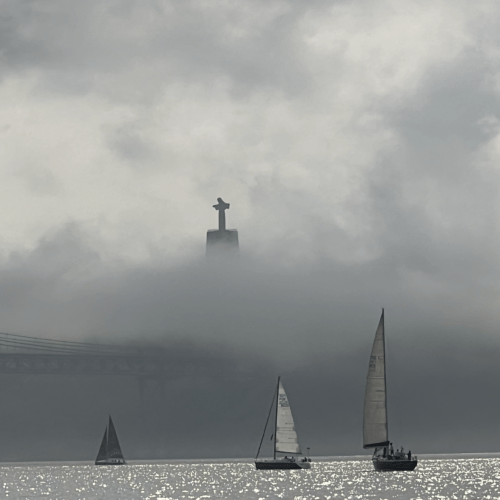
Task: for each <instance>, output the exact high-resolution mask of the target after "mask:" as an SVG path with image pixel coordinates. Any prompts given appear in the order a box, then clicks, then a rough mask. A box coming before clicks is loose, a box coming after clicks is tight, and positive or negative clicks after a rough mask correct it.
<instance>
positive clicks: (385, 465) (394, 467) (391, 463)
mask: <svg viewBox="0 0 500 500" xmlns="http://www.w3.org/2000/svg"><path fill="white" fill-rule="evenodd" d="M417 464H418V460H416V459H415V460H388V459H387V458H374V459H373V467H375V470H382V471H385V470H386V471H398V470H415V467H416V466H417Z"/></svg>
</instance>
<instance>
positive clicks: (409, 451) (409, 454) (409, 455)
mask: <svg viewBox="0 0 500 500" xmlns="http://www.w3.org/2000/svg"><path fill="white" fill-rule="evenodd" d="M408 460H411V450H408Z"/></svg>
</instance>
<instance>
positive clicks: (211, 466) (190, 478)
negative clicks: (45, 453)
mask: <svg viewBox="0 0 500 500" xmlns="http://www.w3.org/2000/svg"><path fill="white" fill-rule="evenodd" d="M0 473H1V478H2V483H3V486H2V487H1V488H0V497H1V498H8V499H23V500H24V499H50V500H59V499H60V500H90V499H92V500H97V499H99V500H108V499H109V500H115V499H120V500H122V499H123V500H128V499H134V500H135V499H141V500H160V499H169V500H170V499H172V500H173V499H175V500H177V499H188V498H189V499H210V498H229V499H243V500H246V499H252V500H253V499H255V500H257V499H296V500H299V499H344V498H346V499H347V498H349V499H358V498H359V499H367V498H368V499H369V498H374V499H392V498H398V499H448V498H450V499H455V498H456V499H469V498H470V499H478V498H485V499H493V498H498V499H500V459H499V458H483V459H478V458H474V459H439V460H430V459H429V460H421V462H420V463H419V466H418V468H417V469H416V470H415V471H414V472H385V473H384V472H375V471H374V470H373V469H372V465H371V462H369V461H365V460H363V461H354V460H344V461H331V462H314V463H313V468H312V469H311V470H308V471H256V470H255V469H254V466H253V464H251V463H234V462H230V463H169V464H149V465H127V466H121V467H95V466H91V465H64V466H54V465H47V466H3V467H1V468H0Z"/></svg>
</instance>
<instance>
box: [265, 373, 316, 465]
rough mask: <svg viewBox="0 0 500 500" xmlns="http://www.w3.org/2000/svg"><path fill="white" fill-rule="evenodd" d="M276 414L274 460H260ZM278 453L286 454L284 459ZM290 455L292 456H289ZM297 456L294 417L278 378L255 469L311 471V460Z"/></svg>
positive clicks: (297, 445) (273, 437)
mask: <svg viewBox="0 0 500 500" xmlns="http://www.w3.org/2000/svg"><path fill="white" fill-rule="evenodd" d="M273 408H274V410H275V414H274V432H273V434H272V436H271V439H274V456H273V459H272V460H263V459H260V460H259V459H258V457H259V453H260V449H261V447H262V442H263V441H264V436H265V435H266V429H267V425H268V424H269V419H270V417H271V413H272V410H273ZM278 453H286V455H285V456H284V457H278V456H277V454H278ZM289 455H290V456H289ZM295 455H301V451H300V447H299V442H298V439H297V433H296V432H295V424H294V421H293V417H292V410H291V409H290V403H289V402H288V397H287V395H286V392H285V389H283V384H282V383H281V377H278V385H277V387H276V392H275V393H274V397H273V401H272V403H271V408H270V409H269V414H268V415H267V420H266V425H265V427H264V432H263V434H262V438H261V440H260V445H259V449H258V451H257V456H256V457H255V468H256V469H259V470H266V469H267V470H269V469H310V468H311V459H310V458H307V457H304V458H302V459H299V458H298V457H295Z"/></svg>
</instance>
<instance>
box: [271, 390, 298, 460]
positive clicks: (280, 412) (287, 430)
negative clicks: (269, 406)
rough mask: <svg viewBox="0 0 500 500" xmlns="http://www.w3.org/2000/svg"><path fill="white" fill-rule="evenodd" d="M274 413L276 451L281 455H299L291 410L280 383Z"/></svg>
mask: <svg viewBox="0 0 500 500" xmlns="http://www.w3.org/2000/svg"><path fill="white" fill-rule="evenodd" d="M277 405H278V407H277V411H276V451H279V452H282V453H300V448H299V443H298V440H297V433H296V432H295V424H294V422H293V417H292V410H291V409H290V403H289V402H288V398H287V397H286V393H285V389H283V385H282V384H281V381H280V382H279V387H278V402H277Z"/></svg>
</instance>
